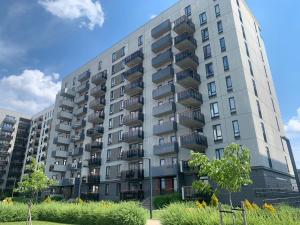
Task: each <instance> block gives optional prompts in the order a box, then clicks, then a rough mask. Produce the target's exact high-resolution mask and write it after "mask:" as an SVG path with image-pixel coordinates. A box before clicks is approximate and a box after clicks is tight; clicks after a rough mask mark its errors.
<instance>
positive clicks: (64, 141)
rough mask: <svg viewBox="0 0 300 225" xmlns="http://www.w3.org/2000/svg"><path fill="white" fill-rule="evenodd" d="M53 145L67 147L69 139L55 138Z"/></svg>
mask: <svg viewBox="0 0 300 225" xmlns="http://www.w3.org/2000/svg"><path fill="white" fill-rule="evenodd" d="M53 143H54V144H56V145H69V144H70V139H69V138H66V137H60V136H58V137H55V138H54V140H53Z"/></svg>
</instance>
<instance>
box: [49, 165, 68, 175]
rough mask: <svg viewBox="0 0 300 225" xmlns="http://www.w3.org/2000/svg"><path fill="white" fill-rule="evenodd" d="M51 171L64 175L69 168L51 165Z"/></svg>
mask: <svg viewBox="0 0 300 225" xmlns="http://www.w3.org/2000/svg"><path fill="white" fill-rule="evenodd" d="M50 171H52V172H58V173H62V172H66V171H67V166H66V165H57V164H54V165H51V168H50Z"/></svg>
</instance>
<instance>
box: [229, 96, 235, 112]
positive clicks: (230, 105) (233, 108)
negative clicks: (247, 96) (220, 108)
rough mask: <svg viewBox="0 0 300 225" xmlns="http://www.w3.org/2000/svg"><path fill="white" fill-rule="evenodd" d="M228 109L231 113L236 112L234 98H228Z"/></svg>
mask: <svg viewBox="0 0 300 225" xmlns="http://www.w3.org/2000/svg"><path fill="white" fill-rule="evenodd" d="M229 109H230V112H231V113H235V112H236V104H235V99H234V97H231V98H229Z"/></svg>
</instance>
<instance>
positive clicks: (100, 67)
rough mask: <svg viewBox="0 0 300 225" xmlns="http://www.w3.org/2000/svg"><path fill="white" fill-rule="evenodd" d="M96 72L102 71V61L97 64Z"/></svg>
mask: <svg viewBox="0 0 300 225" xmlns="http://www.w3.org/2000/svg"><path fill="white" fill-rule="evenodd" d="M98 70H102V61H101V60H100V61H99V63H98Z"/></svg>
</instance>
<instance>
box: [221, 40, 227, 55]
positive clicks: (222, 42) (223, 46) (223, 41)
mask: <svg viewBox="0 0 300 225" xmlns="http://www.w3.org/2000/svg"><path fill="white" fill-rule="evenodd" d="M220 48H221V52H226V43H225V38H224V37H222V38H221V39H220Z"/></svg>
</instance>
